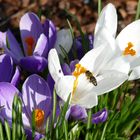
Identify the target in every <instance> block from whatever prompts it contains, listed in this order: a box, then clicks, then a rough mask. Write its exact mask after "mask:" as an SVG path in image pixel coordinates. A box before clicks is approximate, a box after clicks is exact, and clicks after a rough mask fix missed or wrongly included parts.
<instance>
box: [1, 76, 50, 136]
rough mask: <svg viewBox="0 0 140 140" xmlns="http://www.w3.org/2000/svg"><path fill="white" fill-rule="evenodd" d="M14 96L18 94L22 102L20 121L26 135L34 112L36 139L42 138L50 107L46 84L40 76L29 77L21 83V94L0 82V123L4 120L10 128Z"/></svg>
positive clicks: (13, 87) (48, 90)
mask: <svg viewBox="0 0 140 140" xmlns="http://www.w3.org/2000/svg"><path fill="white" fill-rule="evenodd" d="M15 94H18V95H19V96H20V97H21V99H22V102H23V113H22V119H23V125H24V128H25V130H26V132H27V134H31V122H32V112H33V111H34V112H35V124H36V131H37V132H38V133H37V137H41V136H43V135H42V134H44V130H45V125H46V120H47V117H48V116H49V114H50V111H51V105H52V95H51V93H50V89H49V86H48V84H47V83H46V81H45V80H44V79H43V78H41V77H40V76H38V75H36V74H34V75H31V76H29V77H28V78H27V79H26V80H25V82H24V83H23V86H22V94H21V93H20V92H19V90H18V89H17V88H16V87H15V86H13V85H12V84H10V83H7V82H0V106H4V108H3V109H2V110H1V111H0V119H2V121H3V120H4V119H6V120H7V121H8V122H9V124H10V126H11V123H12V102H13V98H14V96H15ZM39 133H41V134H39ZM29 138H30V135H29Z"/></svg>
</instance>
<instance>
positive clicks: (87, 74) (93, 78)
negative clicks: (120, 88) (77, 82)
mask: <svg viewBox="0 0 140 140" xmlns="http://www.w3.org/2000/svg"><path fill="white" fill-rule="evenodd" d="M85 75H86V77H87V79H88V80H89V82H90V83H92V84H93V85H94V86H97V80H96V78H95V77H94V76H93V74H92V73H91V72H90V71H89V70H87V71H86V72H85Z"/></svg>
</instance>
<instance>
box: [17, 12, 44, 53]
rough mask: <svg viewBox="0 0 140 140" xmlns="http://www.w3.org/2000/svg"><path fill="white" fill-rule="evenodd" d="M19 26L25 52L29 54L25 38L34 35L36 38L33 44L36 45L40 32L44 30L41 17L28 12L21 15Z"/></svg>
mask: <svg viewBox="0 0 140 140" xmlns="http://www.w3.org/2000/svg"><path fill="white" fill-rule="evenodd" d="M19 26H20V31H21V39H22V43H23V47H24V52H25V54H26V55H27V44H26V42H25V39H26V38H28V37H32V38H33V40H34V44H33V45H34V47H35V45H36V43H37V40H38V38H39V36H40V34H41V33H42V32H43V28H42V25H41V23H40V20H39V18H38V17H37V16H36V15H35V14H34V13H32V12H28V13H26V14H25V15H23V16H22V17H21V19H20V25H19Z"/></svg>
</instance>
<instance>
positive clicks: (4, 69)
mask: <svg viewBox="0 0 140 140" xmlns="http://www.w3.org/2000/svg"><path fill="white" fill-rule="evenodd" d="M0 73H1V75H0V82H10V80H11V78H12V74H13V61H12V58H11V57H10V56H8V55H6V54H3V55H0Z"/></svg>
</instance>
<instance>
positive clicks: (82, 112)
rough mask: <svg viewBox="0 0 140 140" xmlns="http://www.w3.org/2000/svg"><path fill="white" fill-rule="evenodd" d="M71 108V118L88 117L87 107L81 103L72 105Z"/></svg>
mask: <svg viewBox="0 0 140 140" xmlns="http://www.w3.org/2000/svg"><path fill="white" fill-rule="evenodd" d="M70 110H71V111H70V118H72V119H75V120H81V119H84V118H86V117H87V112H86V109H85V108H83V107H81V106H79V105H74V106H72V107H71V109H70Z"/></svg>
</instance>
